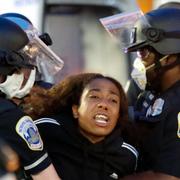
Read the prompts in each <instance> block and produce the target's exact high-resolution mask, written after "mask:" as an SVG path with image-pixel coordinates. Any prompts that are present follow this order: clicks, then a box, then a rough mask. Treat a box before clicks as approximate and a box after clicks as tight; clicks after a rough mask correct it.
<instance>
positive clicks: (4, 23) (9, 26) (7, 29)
mask: <svg viewBox="0 0 180 180" xmlns="http://www.w3.org/2000/svg"><path fill="white" fill-rule="evenodd" d="M0 27H1V28H0V49H4V50H12V51H18V50H20V49H21V48H23V47H24V46H25V45H26V44H27V43H28V42H29V40H28V37H27V35H26V33H25V32H24V31H23V30H22V29H21V28H20V27H19V26H18V25H17V24H15V23H13V22H12V21H10V20H8V19H5V18H2V17H0Z"/></svg>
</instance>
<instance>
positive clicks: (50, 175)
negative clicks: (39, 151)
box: [32, 164, 61, 180]
mask: <svg viewBox="0 0 180 180" xmlns="http://www.w3.org/2000/svg"><path fill="white" fill-rule="evenodd" d="M32 178H33V180H50V179H52V180H61V178H59V176H58V174H57V173H56V170H55V168H54V166H53V165H52V164H51V165H49V166H48V167H47V168H46V169H45V170H43V171H42V172H40V173H38V174H36V175H32Z"/></svg>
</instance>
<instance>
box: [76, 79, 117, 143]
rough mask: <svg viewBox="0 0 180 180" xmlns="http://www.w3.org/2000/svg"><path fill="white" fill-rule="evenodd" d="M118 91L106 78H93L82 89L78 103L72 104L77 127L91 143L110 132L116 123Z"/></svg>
mask: <svg viewBox="0 0 180 180" xmlns="http://www.w3.org/2000/svg"><path fill="white" fill-rule="evenodd" d="M119 109H120V92H119V90H118V88H117V87H116V85H115V84H113V83H112V82H111V81H110V80H107V79H95V80H93V81H91V82H90V83H89V84H88V85H87V86H86V87H85V89H84V91H83V93H82V96H81V101H80V105H79V106H76V105H74V106H73V114H74V117H75V118H77V119H78V123H79V129H80V132H81V134H83V135H84V136H85V137H86V138H87V139H89V140H90V141H91V142H92V143H96V142H99V141H101V140H103V139H104V138H105V136H107V135H108V134H110V133H111V132H112V130H113V129H114V127H115V126H116V124H117V121H118V118H119Z"/></svg>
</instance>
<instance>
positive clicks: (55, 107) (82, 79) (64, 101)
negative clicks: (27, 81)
mask: <svg viewBox="0 0 180 180" xmlns="http://www.w3.org/2000/svg"><path fill="white" fill-rule="evenodd" d="M94 79H107V80H109V81H111V82H112V83H113V84H115V86H116V87H117V88H118V90H119V93H120V117H119V121H118V122H120V124H121V126H122V124H124V123H126V122H127V118H128V103H127V98H126V95H125V92H124V90H123V87H122V86H121V84H120V83H119V82H118V81H117V80H115V79H114V78H112V77H109V76H104V75H102V74H99V73H81V74H76V75H71V76H68V77H66V78H65V79H64V80H62V81H61V82H60V83H58V84H57V85H54V86H53V87H52V88H51V89H48V90H44V89H41V88H36V90H34V91H32V92H31V94H30V96H29V97H27V98H26V100H25V103H24V110H25V111H26V113H28V114H29V115H30V116H32V117H33V118H39V117H44V116H48V115H54V114H58V113H60V112H65V113H68V114H71V115H72V105H79V104H80V99H81V95H82V93H83V90H84V88H85V87H86V86H87V85H88V84H89V83H90V82H91V81H92V80H94ZM118 124H119V123H118Z"/></svg>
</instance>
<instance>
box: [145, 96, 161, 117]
mask: <svg viewBox="0 0 180 180" xmlns="http://www.w3.org/2000/svg"><path fill="white" fill-rule="evenodd" d="M163 106H164V100H163V99H161V98H158V99H156V100H155V102H154V104H153V106H150V107H149V109H148V110H147V113H146V117H147V116H149V115H151V116H157V115H159V114H161V112H162V109H163Z"/></svg>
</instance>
